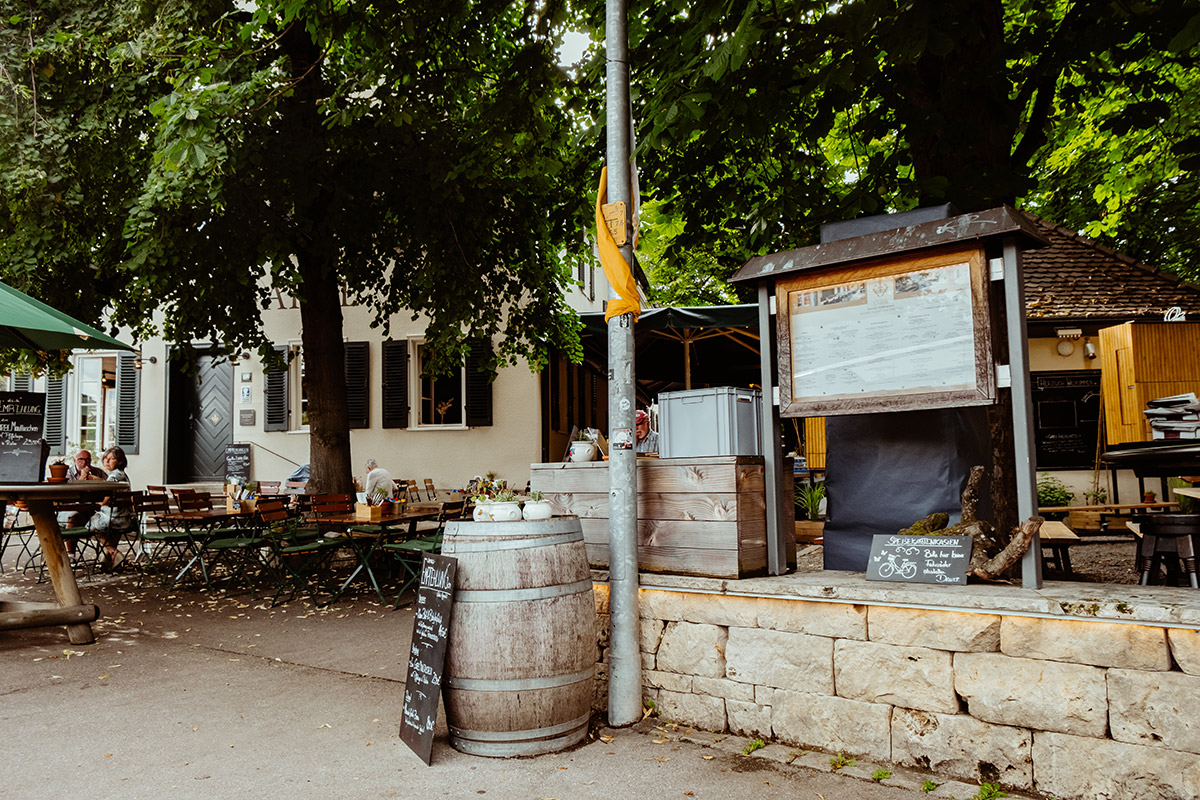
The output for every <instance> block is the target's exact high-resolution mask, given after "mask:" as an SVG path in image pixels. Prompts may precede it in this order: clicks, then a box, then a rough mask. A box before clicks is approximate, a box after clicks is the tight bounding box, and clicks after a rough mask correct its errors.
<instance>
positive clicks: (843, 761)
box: [829, 753, 858, 772]
mask: <svg viewBox="0 0 1200 800" xmlns="http://www.w3.org/2000/svg"><path fill="white" fill-rule="evenodd" d="M857 763H858V759H856V758H848V757H846V756H845V755H843V754H842V753H838V754H837V755H836V756H832V757H831V758H830V759H829V766H830V767H832V768H833V771H834V772H837V771H838V770H839V769H841V768H842V767H853V766H854V765H855V764H857Z"/></svg>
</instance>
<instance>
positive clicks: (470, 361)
mask: <svg viewBox="0 0 1200 800" xmlns="http://www.w3.org/2000/svg"><path fill="white" fill-rule="evenodd" d="M491 353H492V343H491V341H490V340H488V339H475V340H474V341H472V342H471V352H469V353H468V354H467V360H466V372H467V402H466V406H467V426H468V427H471V428H479V427H484V426H487V425H491V424H492V379H493V378H495V377H496V373H494V372H488V371H486V369H485V367H484V366H483V365H484V364H485V363H486V359H487V358H488V357H489V356H490V355H491Z"/></svg>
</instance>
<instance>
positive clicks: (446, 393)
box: [413, 341, 466, 428]
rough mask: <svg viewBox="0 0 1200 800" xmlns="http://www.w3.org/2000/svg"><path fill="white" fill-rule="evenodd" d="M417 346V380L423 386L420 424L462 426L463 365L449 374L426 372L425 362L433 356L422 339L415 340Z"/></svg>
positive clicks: (418, 413) (415, 360) (464, 392)
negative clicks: (427, 373)
mask: <svg viewBox="0 0 1200 800" xmlns="http://www.w3.org/2000/svg"><path fill="white" fill-rule="evenodd" d="M414 347H415V354H416V357H415V358H414V359H413V370H414V378H415V379H416V380H415V381H414V383H415V385H418V386H420V401H419V403H418V404H417V420H416V424H417V427H437V428H447V427H456V428H457V427H462V425H463V398H464V397H465V396H466V379H465V377H464V375H463V369H462V367H458V368H456V369H455V370H454V371H453V372H452V373H451V374H450V375H424V374H423V373H424V371H425V362H426V360H427V359H428V358H430V356H431V353H430V350H429V348H428V347H427V346H426V344H425V342H423V341H416V342H414Z"/></svg>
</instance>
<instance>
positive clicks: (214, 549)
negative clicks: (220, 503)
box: [201, 500, 288, 592]
mask: <svg viewBox="0 0 1200 800" xmlns="http://www.w3.org/2000/svg"><path fill="white" fill-rule="evenodd" d="M287 518H288V512H287V508H286V507H285V505H284V502H283V501H282V500H263V501H261V502H260V503H258V506H257V508H256V510H255V516H254V522H253V524H252V525H251V526H250V527H246V528H218V529H216V530H212V531H209V532H208V533H207V535H206V538H205V541H204V543H203V544H202V545H201V555H202V556H203V555H205V554H209V555H211V556H212V560H211V561H209V562H208V572H209V574H210V575H215V574H216V573H217V572H218V570H219V568H220V567H221V566H222V565H223V566H225V567H226V569H227V570H228V571H229V584H230V585H237V584H238V582H239V579H240V580H241V581H244V582H245V583H246V585H247V586H248V587H249V589H250V591H251V592H254V591H255V586H254V579H253V578H252V577H251V574H250V573H251V568H252V567H253V566H255V565H257V566H259V567H262V566H263V563H262V560H261V554H262V549H263V548H264V547H269V546H270V544H271V543H270V541H269V539H268V537H267V532H266V529H267V528H268V527H269V525H272V524H276V523H280V521H281V520H286V519H287Z"/></svg>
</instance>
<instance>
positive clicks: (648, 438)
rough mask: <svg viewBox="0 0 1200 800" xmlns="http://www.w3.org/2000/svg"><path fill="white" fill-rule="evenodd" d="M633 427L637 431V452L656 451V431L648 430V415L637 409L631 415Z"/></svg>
mask: <svg viewBox="0 0 1200 800" xmlns="http://www.w3.org/2000/svg"><path fill="white" fill-rule="evenodd" d="M633 421H634V427H635V430H636V431H637V451H638V452H639V453H657V452H658V433H656V432H655V431H652V430H650V415H649V414H647V413H646V412H645V411H642V410H641V409H638V411H637V413H636V414H634V415H633Z"/></svg>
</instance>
